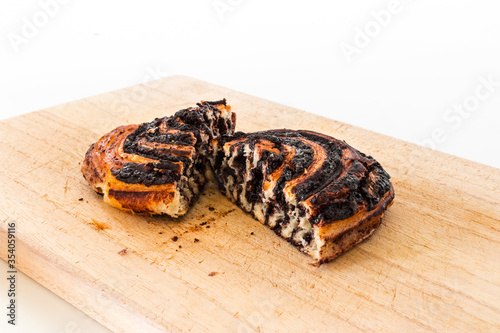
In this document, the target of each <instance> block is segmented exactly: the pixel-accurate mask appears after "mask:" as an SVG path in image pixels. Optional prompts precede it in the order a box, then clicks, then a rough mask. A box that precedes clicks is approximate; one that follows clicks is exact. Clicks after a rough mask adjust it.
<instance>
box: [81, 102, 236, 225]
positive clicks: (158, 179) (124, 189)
mask: <svg viewBox="0 0 500 333" xmlns="http://www.w3.org/2000/svg"><path fill="white" fill-rule="evenodd" d="M235 121H236V118H235V114H234V113H232V112H231V109H230V107H229V106H228V105H226V100H225V99H224V100H221V101H216V102H201V103H199V104H197V107H195V108H187V109H184V110H180V111H178V112H177V113H175V114H174V115H173V116H170V117H164V118H157V119H155V120H154V121H152V122H148V123H144V124H140V125H127V126H120V127H118V128H116V129H114V130H112V131H111V132H109V133H108V134H106V135H104V136H103V137H102V138H100V139H99V140H98V141H97V142H96V143H95V144H93V145H92V146H91V147H90V148H89V150H88V151H87V153H86V155H85V159H84V161H83V165H82V173H83V176H84V177H85V179H86V180H87V181H88V183H89V184H90V186H91V187H92V189H94V190H95V191H96V192H98V193H100V194H103V196H104V201H105V202H106V203H108V204H110V205H111V206H114V207H116V208H119V209H122V210H125V211H130V212H134V213H139V214H151V215H154V214H167V215H170V216H173V217H179V216H181V215H183V214H185V213H186V212H187V211H188V209H189V207H190V204H191V203H192V201H193V200H194V199H195V198H196V197H197V195H199V193H200V192H201V190H202V188H203V186H204V184H205V176H204V173H205V165H206V158H207V156H209V155H210V154H212V151H213V148H212V147H217V142H218V140H219V139H220V137H221V135H231V134H233V132H234V127H235Z"/></svg>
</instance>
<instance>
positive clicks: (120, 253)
mask: <svg viewBox="0 0 500 333" xmlns="http://www.w3.org/2000/svg"><path fill="white" fill-rule="evenodd" d="M127 250H128V249H127V248H124V249H123V250H120V251H118V254H119V255H121V256H122V255H124V254H125V253H127Z"/></svg>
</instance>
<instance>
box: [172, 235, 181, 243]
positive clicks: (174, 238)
mask: <svg viewBox="0 0 500 333" xmlns="http://www.w3.org/2000/svg"><path fill="white" fill-rule="evenodd" d="M171 239H172V241H174V242H177V241H178V240H179V237H177V236H174V237H172V238H171Z"/></svg>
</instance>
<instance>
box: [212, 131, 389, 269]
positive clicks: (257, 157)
mask: <svg viewBox="0 0 500 333" xmlns="http://www.w3.org/2000/svg"><path fill="white" fill-rule="evenodd" d="M210 162H211V165H212V169H213V170H214V174H215V179H216V181H217V182H218V184H219V187H220V190H221V191H222V192H223V193H224V194H225V195H226V196H227V197H228V198H229V199H230V200H232V201H233V202H235V203H236V204H237V205H238V206H240V207H241V208H242V209H243V210H244V211H246V212H248V213H250V214H252V215H253V216H254V217H255V218H256V219H257V220H259V221H260V222H262V223H264V224H266V225H268V226H269V227H270V228H272V229H273V230H274V232H275V233H276V234H278V235H280V236H281V237H283V238H285V239H287V240H288V241H289V242H291V243H292V244H294V245H295V246H297V247H298V248H299V249H300V250H301V251H303V252H305V253H307V254H309V255H310V256H311V257H313V258H314V259H316V264H318V265H319V264H321V263H324V262H326V261H329V260H331V259H333V258H335V257H337V256H338V255H340V254H342V253H343V252H345V251H346V250H348V249H349V248H351V247H353V246H354V245H356V244H357V243H359V242H361V241H362V240H364V239H366V238H368V237H369V236H371V234H372V233H373V232H374V231H375V229H376V228H377V227H378V226H379V225H380V223H381V218H382V215H383V214H384V211H385V209H386V208H387V207H388V206H389V205H390V204H391V203H392V200H393V198H394V189H393V187H392V184H391V182H390V181H389V178H390V176H389V175H388V174H387V172H385V171H384V169H383V168H382V166H381V165H380V164H379V163H378V162H377V161H375V160H374V159H373V158H372V157H371V156H367V155H365V154H363V153H361V152H359V151H358V150H356V149H354V148H352V147H351V146H349V145H348V144H346V143H345V142H343V141H339V140H337V139H335V138H332V137H330V136H327V135H324V134H320V133H315V132H311V131H294V130H286V129H283V130H270V131H264V132H257V133H249V134H245V133H242V132H238V133H236V134H235V135H234V136H226V137H224V138H223V139H222V140H220V141H219V149H218V151H217V153H216V155H215V157H214V158H210Z"/></svg>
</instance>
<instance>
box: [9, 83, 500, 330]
mask: <svg viewBox="0 0 500 333" xmlns="http://www.w3.org/2000/svg"><path fill="white" fill-rule="evenodd" d="M222 97H226V98H227V99H228V101H229V103H230V104H231V106H232V107H233V110H234V111H235V112H236V113H237V114H238V123H237V129H239V130H243V131H256V130H264V129H271V128H284V127H286V128H292V129H312V130H316V131H319V132H323V133H326V134H330V135H332V136H335V137H337V138H340V139H343V140H345V141H347V142H348V143H350V144H351V145H353V146H354V147H357V148H358V149H360V150H361V151H364V152H367V153H369V154H371V155H373V156H374V157H375V158H376V159H377V160H379V161H380V162H381V163H382V165H383V166H384V167H385V168H386V170H387V171H388V172H389V173H390V174H391V175H392V180H393V183H394V187H395V190H396V199H395V203H394V205H393V206H392V207H391V208H390V209H389V210H388V211H387V213H386V215H385V217H384V220H383V224H382V226H381V227H380V228H379V229H378V230H377V231H376V232H375V234H374V235H373V237H372V238H371V239H369V240H368V241H365V242H363V243H362V244H360V245H358V246H357V247H355V248H354V249H352V250H351V251H349V252H348V253H346V254H345V255H343V256H341V257H340V258H338V259H337V260H335V261H334V262H331V263H329V264H325V265H323V266H321V267H320V268H315V267H313V266H311V265H309V263H310V262H311V261H312V260H311V259H310V258H309V257H308V256H306V255H304V254H302V253H300V252H299V251H297V250H296V249H295V248H294V247H292V246H291V245H290V244H288V243H287V242H286V241H284V240H282V239H280V238H278V237H277V236H276V235H275V234H274V233H273V232H272V231H271V230H268V229H267V227H265V226H262V225H261V224H259V222H257V221H255V220H253V219H252V218H251V217H250V216H248V215H246V214H244V213H243V212H242V211H241V210H239V209H238V208H237V207H235V206H234V205H233V204H232V203H230V202H229V201H228V200H226V199H225V198H224V197H222V196H221V195H220V194H219V193H218V192H217V191H216V190H215V189H214V187H212V186H209V187H208V188H206V190H205V192H204V194H203V195H202V196H201V197H200V199H199V201H198V202H197V203H196V204H195V205H194V206H193V208H192V209H191V210H190V212H189V213H188V214H187V215H186V216H185V217H183V218H180V219H178V220H175V219H172V218H168V217H154V218H153V217H144V216H135V215H131V214H128V213H124V212H121V211H119V210H117V209H114V208H112V207H110V206H108V205H106V204H104V203H103V202H102V199H101V197H99V196H98V195H96V194H95V193H93V192H92V191H91V189H90V188H89V186H88V185H87V184H86V182H85V180H84V179H83V177H82V175H81V173H80V162H81V161H82V158H83V156H84V153H85V151H86V149H87V148H88V146H89V145H90V144H91V143H93V142H95V141H96V140H97V139H98V138H99V137H100V136H102V135H103V134H104V133H106V132H108V131H109V130H111V129H113V128H114V127H116V126H118V125H122V124H129V123H140V122H144V121H150V120H152V119H154V118H155V117H162V116H166V115H171V114H173V113H174V112H175V111H177V110H178V109H181V108H185V107H188V106H191V105H193V104H194V103H196V102H198V101H200V100H202V99H205V100H215V99H220V98H222ZM492 153H496V152H492ZM499 185H500V170H498V169H495V168H491V167H488V166H485V165H481V164H478V163H474V162H470V161H466V160H463V159H460V158H457V157H454V156H450V155H447V154H443V153H439V152H435V151H431V150H428V149H425V148H422V147H419V146H416V145H413V144H410V143H407V142H403V141H400V140H396V139H393V138H390V137H387V136H384V135H380V134H376V133H373V132H370V131H367V130H363V129H360V128H356V127H354V126H350V125H346V124H343V123H339V122H336V121H334V120H330V119H326V118H323V117H319V116H315V115H313V114H310V113H306V112H304V111H299V110H295V109H293V108H290V107H286V106H283V105H279V104H276V103H271V102H269V101H265V100H262V99H259V98H255V97H252V96H248V95H245V94H242V93H239V92H236V91H233V90H230V89H226V88H221V87H218V86H215V85H212V84H208V83H205V82H201V81H198V80H194V79H191V78H187V77H178V76H177V77H170V78H167V79H164V80H160V81H156V82H152V83H149V84H147V85H141V86H136V87H132V88H128V89H123V90H120V91H116V92H111V93H106V94H103V95H99V96H96V97H92V98H87V99H84V100H80V101H76V102H72V103H68V104H64V105H61V106H57V107H53V108H49V109H46V110H42V111H38V112H34V113H30V114H27V115H23V116H19V117H15V118H11V119H8V120H5V121H2V122H0V221H1V224H0V239H2V242H1V244H2V246H1V249H0V254H1V257H2V258H3V259H4V260H5V259H6V255H7V253H6V249H7V246H6V245H4V244H6V242H5V240H6V237H7V236H6V229H7V223H8V222H9V221H16V225H17V228H16V233H17V254H18V256H17V257H18V268H19V269H20V270H22V271H23V272H25V273H26V274H27V275H29V276H30V277H32V278H33V279H35V280H36V281H38V282H40V283H41V284H42V285H44V286H45V287H47V288H48V289H50V290H52V291H53V292H54V293H56V294H57V295H59V296H61V297H62V298H64V299H65V300H67V301H68V302H70V303H72V304H74V305H75V306H76V307H78V308H79V309H81V310H82V311H84V312H85V313H87V314H89V315H90V316H92V317H93V318H95V319H96V320H98V321H99V322H101V323H102V324H104V325H105V326H107V327H109V328H110V329H112V330H113V331H117V332H162V331H190V330H192V331H211V332H224V331H229V332H234V331H238V332H248V331H261V332H276V331H279V332H288V331H290V332H291V331H294V332H306V331H316V332H333V331H341V332H344V331H394V332H408V331H434V330H440V331H464V332H472V331H498V330H499V329H500V261H499V258H500V187H499ZM80 198H83V200H82V201H80V200H79V199H80ZM174 236H177V237H178V240H177V241H176V242H174V241H173V240H172V238H173V237H174ZM197 240H198V241H197ZM124 248H127V249H128V250H127V252H126V254H123V255H120V254H119V253H118V252H119V251H121V250H122V249H124ZM212 272H215V273H212ZM211 273H212V274H211ZM40 306H43V305H41V304H40ZM25 319H26V318H25Z"/></svg>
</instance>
